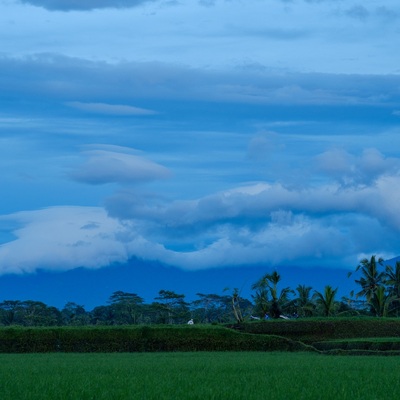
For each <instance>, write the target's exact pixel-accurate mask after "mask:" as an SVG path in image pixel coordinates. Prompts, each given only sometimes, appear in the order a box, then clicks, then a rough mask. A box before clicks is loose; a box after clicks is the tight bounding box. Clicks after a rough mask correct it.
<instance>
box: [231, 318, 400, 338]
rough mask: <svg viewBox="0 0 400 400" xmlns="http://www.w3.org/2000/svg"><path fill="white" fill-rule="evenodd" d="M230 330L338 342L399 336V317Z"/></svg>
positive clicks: (271, 323)
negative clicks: (339, 340)
mask: <svg viewBox="0 0 400 400" xmlns="http://www.w3.org/2000/svg"><path fill="white" fill-rule="evenodd" d="M233 327H234V328H237V329H240V331H241V332H245V333H252V334H262V335H277V336H282V337H285V338H288V339H292V340H296V341H301V342H303V343H306V344H313V343H316V342H324V341H328V340H338V339H353V338H394V337H400V319H399V318H324V319H298V320H289V321H288V320H276V321H265V322H264V321H263V322H254V323H245V324H241V325H240V326H237V325H236V326H233Z"/></svg>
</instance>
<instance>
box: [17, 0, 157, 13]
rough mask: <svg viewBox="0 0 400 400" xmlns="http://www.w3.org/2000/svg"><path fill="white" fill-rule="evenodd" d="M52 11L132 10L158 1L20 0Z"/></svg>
mask: <svg viewBox="0 0 400 400" xmlns="http://www.w3.org/2000/svg"><path fill="white" fill-rule="evenodd" d="M19 1H20V2H21V3H27V4H31V5H33V6H38V7H43V8H46V9H48V10H51V11H72V10H77V11H84V10H93V9H97V8H130V7H137V6H140V5H142V4H144V3H149V2H152V1H158V0H19Z"/></svg>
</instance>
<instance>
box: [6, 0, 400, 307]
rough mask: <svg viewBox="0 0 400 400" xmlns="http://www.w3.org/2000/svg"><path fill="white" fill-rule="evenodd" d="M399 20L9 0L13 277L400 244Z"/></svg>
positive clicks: (348, 263) (190, 265)
mask: <svg viewBox="0 0 400 400" xmlns="http://www.w3.org/2000/svg"><path fill="white" fill-rule="evenodd" d="M399 21H400V5H399V4H398V2H397V1H395V0H383V1H379V2H377V1H373V0H365V1H363V2H360V1H353V0H347V1H344V0H285V1H284V0H282V1H280V0H274V1H273V0H270V1H267V0H265V1H262V0H246V1H244V0H243V1H242V0H214V1H213V0H185V1H168V0H148V1H140V0H136V1H135V0H120V1H115V0H101V1H100V0H96V1H95V0H90V1H89V0H88V1H77V0H76V1H75V0H73V1H72V0H71V1H67V0H3V1H1V2H0V154H1V157H0V168H1V171H2V174H1V177H0V185H1V196H0V243H1V246H0V287H1V279H6V277H8V276H10V275H12V276H14V275H16V276H17V275H18V276H21V274H22V275H23V276H25V277H26V276H28V277H29V276H35V277H36V278H35V279H38V278H37V274H38V273H39V278H40V276H42V275H40V274H41V272H40V271H47V272H49V271H50V272H58V273H65V272H66V271H71V270H74V269H76V268H78V267H83V268H87V269H90V270H98V271H100V270H102V269H104V268H107V267H108V266H110V265H115V263H118V264H119V265H123V264H125V263H129V261H130V260H132V259H139V260H141V265H142V263H144V265H148V268H147V269H146V268H144V269H143V268H142V267H141V270H143V271H146V272H143V274H145V273H148V274H150V276H151V274H152V271H153V270H152V268H154V267H153V266H154V263H160V264H163V265H164V264H165V265H170V266H172V267H174V268H178V269H180V270H182V271H188V274H189V275H190V272H189V271H204V272H203V273H204V274H206V273H207V271H210V274H211V271H212V270H215V269H220V268H227V267H228V268H231V267H232V271H233V270H235V268H236V271H239V270H240V271H243V269H244V268H252V267H254V266H263V267H265V269H266V270H270V269H272V268H278V269H282V268H285V267H288V266H291V267H293V266H297V267H302V268H303V267H308V268H318V269H320V270H322V271H323V270H324V269H327V271H328V269H332V268H334V269H338V270H346V269H347V270H348V269H353V268H354V267H355V266H356V265H357V263H358V261H359V260H360V259H361V258H363V257H365V256H370V255H372V254H377V255H379V256H382V257H383V258H385V259H390V258H392V257H395V256H398V255H399V253H400V251H399V242H398V237H399V231H400V155H399V150H398V149H399V148H400V126H399V123H400V75H399V73H400V67H399V65H400V64H399V61H400V57H399V55H398V43H399V42H400V31H399V29H398V26H399ZM146 263H147V264H146ZM131 264H132V263H129V265H131ZM233 267H235V268H233ZM132 268H135V267H134V265H133V266H132ZM38 271H39V272H38ZM224 271H225V269H224ZM114 272H115V271H114ZM115 273H117V272H115ZM35 274H36V275H35ZM143 274H142V275H143ZM327 274H328V272H327ZM184 275H185V274H183V275H180V276H181V277H180V278H179V279H180V280H182V279H184V278H183V277H182V276H184ZM189 275H187V276H189ZM283 275H284V274H283ZM210 276H211V275H210ZM46 277H47V275H46V274H44V275H43V281H44V282H45V281H46V279H47V278H46ZM7 279H8V278H7ZM24 279H25V278H24ZM94 279H95V278H94ZM15 282H19V281H15ZM328 283H329V282H326V284H328ZM162 284H163V282H160V289H161V288H162V287H161V286H162ZM15 285H16V287H17V286H18V283H15ZM172 285H173V282H171V286H172ZM221 287H223V283H222V282H221ZM12 289H13V287H12V285H11V286H10V285H8V286H7V291H8V292H7V295H9V296H12V293H13V292H12ZM19 289H20V287H19ZM117 289H118V288H115V290H117ZM170 289H173V288H172V287H171V288H170ZM82 290H83V289H82ZM144 290H145V288H143V291H144ZM137 291H138V292H139V294H141V293H140V287H139V288H138V290H137ZM203 291H204V292H206V291H207V288H204V290H203ZM15 293H16V294H19V293H20V292H18V291H17V290H16V291H15ZM0 298H1V293H0ZM71 300H73V299H71ZM54 301H55V300H54Z"/></svg>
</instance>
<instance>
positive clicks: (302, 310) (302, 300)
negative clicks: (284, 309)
mask: <svg viewBox="0 0 400 400" xmlns="http://www.w3.org/2000/svg"><path fill="white" fill-rule="evenodd" d="M311 290H312V287H311V286H306V285H298V286H297V288H296V292H297V295H298V296H297V297H296V298H295V299H294V304H295V306H296V311H297V314H298V315H299V316H300V317H311V315H312V314H313V312H314V308H315V305H314V303H313V302H312V299H311Z"/></svg>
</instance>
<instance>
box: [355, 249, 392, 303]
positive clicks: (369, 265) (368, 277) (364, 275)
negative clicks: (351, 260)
mask: <svg viewBox="0 0 400 400" xmlns="http://www.w3.org/2000/svg"><path fill="white" fill-rule="evenodd" d="M382 264H383V259H382V258H379V259H378V261H377V260H376V256H371V259H370V260H368V259H367V258H364V259H363V260H361V262H360V264H359V265H358V266H357V268H356V272H357V271H361V277H360V279H356V280H355V282H356V283H357V284H359V285H360V286H361V290H360V291H359V292H358V293H357V294H356V298H358V297H365V298H366V299H367V302H368V303H370V301H371V298H372V297H373V295H374V292H375V291H376V290H377V289H378V287H379V286H381V285H382V284H383V279H384V276H385V274H384V273H383V272H382V271H379V270H378V267H379V266H381V265H382Z"/></svg>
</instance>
